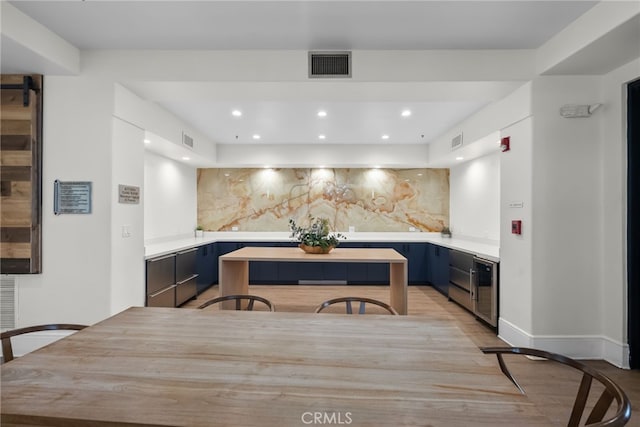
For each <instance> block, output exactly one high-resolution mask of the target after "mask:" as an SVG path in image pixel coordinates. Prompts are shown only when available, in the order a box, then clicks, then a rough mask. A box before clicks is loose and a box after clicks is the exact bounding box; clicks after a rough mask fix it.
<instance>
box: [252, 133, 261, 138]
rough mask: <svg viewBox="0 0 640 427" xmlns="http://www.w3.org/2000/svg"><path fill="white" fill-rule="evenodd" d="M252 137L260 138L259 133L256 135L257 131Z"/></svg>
mask: <svg viewBox="0 0 640 427" xmlns="http://www.w3.org/2000/svg"><path fill="white" fill-rule="evenodd" d="M252 138H253V139H260V135H258V134H257V133H255V134H253V136H252Z"/></svg>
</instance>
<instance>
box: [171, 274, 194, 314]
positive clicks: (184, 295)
mask: <svg viewBox="0 0 640 427" xmlns="http://www.w3.org/2000/svg"><path fill="white" fill-rule="evenodd" d="M197 277H198V275H197V274H194V275H192V277H191V278H189V279H187V280H184V281H182V282H178V283H176V307H177V306H179V305H182V304H184V303H185V302H187V301H189V300H190V299H191V298H193V297H195V296H196V294H197V293H198V285H197V283H196V279H197Z"/></svg>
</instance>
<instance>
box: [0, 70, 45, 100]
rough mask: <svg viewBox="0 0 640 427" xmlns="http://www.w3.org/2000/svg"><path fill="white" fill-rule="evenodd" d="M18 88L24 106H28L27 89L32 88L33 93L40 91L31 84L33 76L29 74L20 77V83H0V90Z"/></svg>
mask: <svg viewBox="0 0 640 427" xmlns="http://www.w3.org/2000/svg"><path fill="white" fill-rule="evenodd" d="M16 89H17V90H20V89H22V105H23V106H25V107H28V106H29V98H30V97H29V91H30V90H33V91H34V92H35V93H38V92H40V89H38V88H37V87H36V86H35V85H34V84H33V78H32V77H31V76H24V77H23V78H22V84H21V85H20V84H10V83H5V84H2V85H0V90H16Z"/></svg>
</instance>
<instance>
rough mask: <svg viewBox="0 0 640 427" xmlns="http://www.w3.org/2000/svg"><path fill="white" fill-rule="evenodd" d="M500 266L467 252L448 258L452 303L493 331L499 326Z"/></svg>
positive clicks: (455, 253)
mask: <svg viewBox="0 0 640 427" xmlns="http://www.w3.org/2000/svg"><path fill="white" fill-rule="evenodd" d="M498 266H499V264H498V263H497V262H494V261H490V260H486V259H483V258H480V257H477V256H474V255H473V254H469V253H467V252H462V251H456V250H452V251H451V252H450V254H449V299H451V300H453V301H455V302H457V303H458V304H460V305H461V306H463V307H464V308H466V309H467V310H469V311H470V312H472V313H473V314H474V315H475V316H476V317H477V318H479V319H481V320H482V321H484V322H486V323H487V324H489V325H490V326H492V327H493V328H497V326H498Z"/></svg>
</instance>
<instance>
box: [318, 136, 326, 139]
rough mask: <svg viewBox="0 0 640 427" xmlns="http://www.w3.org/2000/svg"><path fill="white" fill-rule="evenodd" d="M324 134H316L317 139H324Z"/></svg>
mask: <svg viewBox="0 0 640 427" xmlns="http://www.w3.org/2000/svg"><path fill="white" fill-rule="evenodd" d="M325 138H326V136H325V135H318V139H325Z"/></svg>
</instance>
